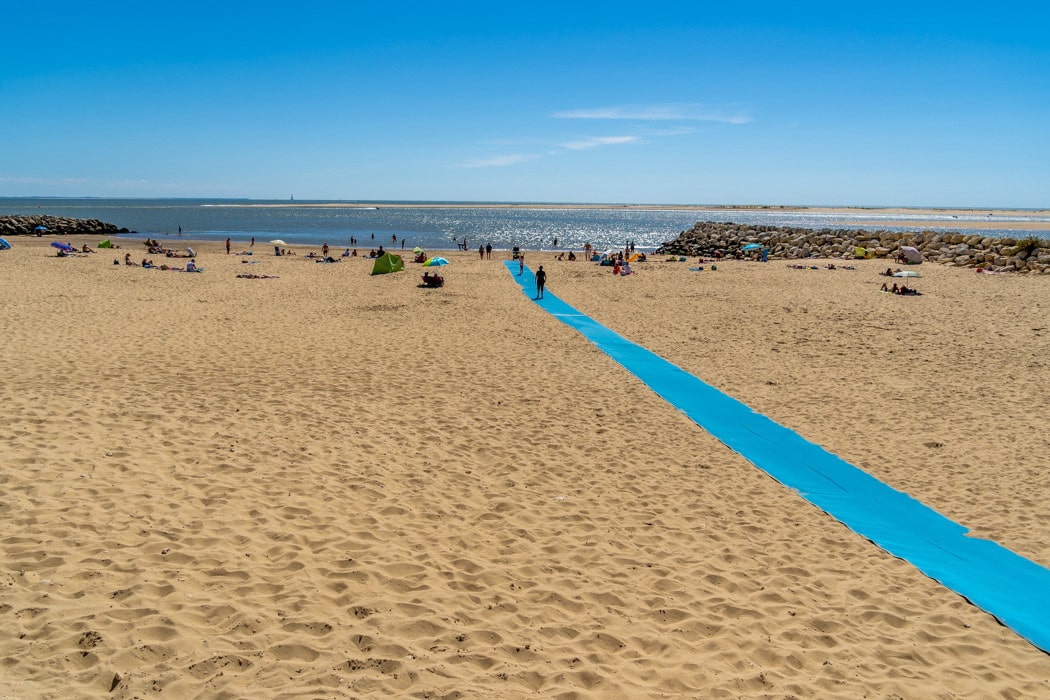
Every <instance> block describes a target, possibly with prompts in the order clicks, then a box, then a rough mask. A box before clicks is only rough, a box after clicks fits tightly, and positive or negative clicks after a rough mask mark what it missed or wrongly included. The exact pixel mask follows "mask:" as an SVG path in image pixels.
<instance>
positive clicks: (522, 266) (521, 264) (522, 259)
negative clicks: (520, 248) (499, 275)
mask: <svg viewBox="0 0 1050 700" xmlns="http://www.w3.org/2000/svg"><path fill="white" fill-rule="evenodd" d="M524 273H525V253H521V254H520V255H518V277H521V276H522V275H523V274H524Z"/></svg>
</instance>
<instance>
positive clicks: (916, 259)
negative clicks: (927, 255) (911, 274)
mask: <svg viewBox="0 0 1050 700" xmlns="http://www.w3.org/2000/svg"><path fill="white" fill-rule="evenodd" d="M901 254H902V255H903V256H904V259H905V260H907V261H908V262H909V263H914V264H916V265H917V264H919V263H921V262H922V253H921V252H920V251H919V249H918V248H915V247H913V246H910V245H906V246H902V247H901Z"/></svg>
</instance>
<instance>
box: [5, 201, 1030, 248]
mask: <svg viewBox="0 0 1050 700" xmlns="http://www.w3.org/2000/svg"><path fill="white" fill-rule="evenodd" d="M348 204H357V203H354V202H333V201H274V200H246V199H96V198H78V199H62V198H50V197H47V198H24V199H22V198H0V215H34V214H37V215H51V216H60V217H70V218H78V219H99V220H101V221H105V222H107V223H111V224H114V225H116V226H117V227H119V228H127V229H128V230H130V231H134V232H135V234H133V235H134V236H137V237H151V238H158V239H173V240H174V239H177V238H179V237H180V235H181V237H182V238H184V239H187V240H224V239H226V238H227V237H229V238H232V239H233V240H234V241H235V242H236V243H246V242H248V241H249V240H250V239H251V238H253V237H254V238H255V239H256V242H258V243H269V242H270V241H273V240H279V241H283V242H284V243H286V244H288V245H295V244H302V245H321V244H322V243H328V244H329V245H330V246H331V247H333V248H339V247H350V246H351V245H356V247H357V248H365V249H368V248H372V247H378V246H379V245H383V246H385V247H386V248H391V247H393V248H401V247H402V244H404V245H406V246H407V247H408V248H409V249H411V248H413V247H415V246H420V247H423V248H426V249H428V250H454V249H456V248H459V247H463V246H464V243H465V247H466V248H468V249H476V248H477V246H478V245H484V244H491V245H492V246H493V247H494V248H497V249H509V248H512V247H514V246H519V247H521V248H522V249H524V250H547V249H552V248H554V247H555V246H554V242H555V240H557V248H558V249H573V248H575V249H580V248H582V247H583V245H584V244H585V243H590V244H591V245H592V246H594V247H596V248H599V249H600V248H606V247H622V246H624V245H625V244H627V243H633V244H634V245H635V247H636V248H637V249H639V250H645V251H651V250H653V249H655V248H657V247H659V246H660V245H661V244H663V243H665V242H667V241H670V240H673V239H674V238H675V237H676V236H678V234H679V233H681V232H682V231H685V230H687V229H690V228H692V226H693V225H694V224H695V223H697V222H698V221H717V222H733V223H738V224H751V225H764V226H793V227H801V228H812V229H824V228H831V229H867V230H888V231H894V232H898V231H899V232H905V231H916V230H920V226H919V225H918V224H919V222H923V223H924V224H931V223H932V224H935V225H934V226H932V229H933V230H943V231H953V230H959V229H958V224H959V222H962V221H972V222H976V224H977V225H976V227H967V229H965V231H964V232H965V233H968V234H969V233H974V234H978V235H986V236H991V237H996V238H1001V237H1006V236H1010V237H1027V236H1036V237H1039V238H1050V232H1048V231H1045V230H1044V231H1038V230H1032V229H1030V228H1025V226H1026V224H1027V222H1031V221H1038V222H1050V216H1043V214H1044V213H1045V212H1043V211H1040V212H1039V214H1040V215H1039V216H1036V217H1027V218H1022V217H1013V218H1011V217H1009V216H1006V215H1003V214H995V215H994V220H995V221H996V222H997V223H998V227H996V228H987V229H984V228H981V227H980V225H979V224H980V222H984V221H988V220H990V219H991V218H992V216H991V215H989V214H988V213H986V212H981V211H978V210H971V211H972V213H970V211H968V212H967V213H965V214H958V215H952V214H951V213H947V212H943V213H942V212H938V211H937V210H931V211H926V212H923V213H921V214H917V215H901V214H898V213H891V212H890V211H888V210H880V209H877V208H873V209H864V210H861V211H853V212H850V213H848V214H843V213H833V212H814V211H791V210H784V209H775V208H770V209H760V208H756V209H750V208H742V209H726V208H712V209H695V208H693V209H688V210H683V209H674V208H660V207H659V205H653V206H652V208H648V207H647V208H628V207H627V206H625V205H616V204H609V205H578V208H573V205H561V204H559V205H548V206H544V205H542V204H533V205H529V206H528V207H527V208H525V207H508V206H506V205H502V203H494V202H487V203H477V204H474V203H470V205H469V206H463V205H464V204H465V203H452V202H372V203H361V206H354V207H349V206H347V205H348ZM406 205H411V206H406ZM452 205H455V206H452ZM664 206H667V207H671V206H673V205H664ZM910 220H914V221H915V222H916V226H911V227H909V226H908V225H907V222H908V221H910ZM891 221H892V222H894V223H896V224H901V223H903V224H905V225H904V226H901V225H896V226H890V225H888V223H887V222H891ZM1004 222H1007V223H1013V222H1016V223H1017V228H1002V225H1003V223H1004ZM953 226H954V227H953ZM921 228H922V229H930V228H931V226H929V225H923V226H921ZM180 229H181V234H180ZM394 237H396V242H395V241H394ZM351 239H354V240H356V244H352V243H351Z"/></svg>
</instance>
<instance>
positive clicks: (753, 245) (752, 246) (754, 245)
mask: <svg viewBox="0 0 1050 700" xmlns="http://www.w3.org/2000/svg"><path fill="white" fill-rule="evenodd" d="M761 247H762V244H761V243H748V244H747V245H746V246H744V248H743V250H758V249H759V248H761Z"/></svg>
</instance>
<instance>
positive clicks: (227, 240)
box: [226, 236, 230, 255]
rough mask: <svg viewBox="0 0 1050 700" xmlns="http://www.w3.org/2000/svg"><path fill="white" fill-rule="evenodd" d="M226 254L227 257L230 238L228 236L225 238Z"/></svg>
mask: <svg viewBox="0 0 1050 700" xmlns="http://www.w3.org/2000/svg"><path fill="white" fill-rule="evenodd" d="M226 254H227V255H229V254H230V237H229V236H227V237H226Z"/></svg>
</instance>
